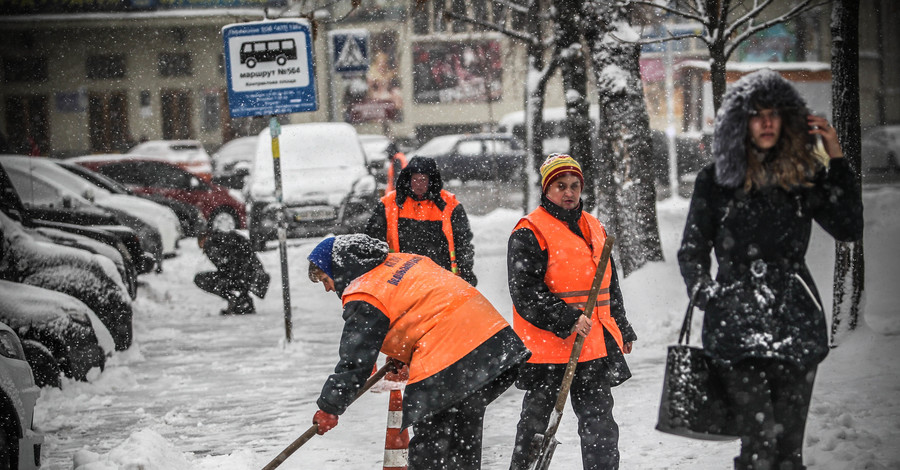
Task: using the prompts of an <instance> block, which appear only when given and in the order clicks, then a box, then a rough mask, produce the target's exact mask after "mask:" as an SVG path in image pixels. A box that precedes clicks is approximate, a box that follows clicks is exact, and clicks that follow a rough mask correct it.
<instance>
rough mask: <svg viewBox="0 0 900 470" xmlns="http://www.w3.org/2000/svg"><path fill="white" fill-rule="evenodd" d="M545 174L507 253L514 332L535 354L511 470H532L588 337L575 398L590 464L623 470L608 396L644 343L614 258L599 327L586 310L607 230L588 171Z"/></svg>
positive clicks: (550, 161) (560, 163) (562, 158)
mask: <svg viewBox="0 0 900 470" xmlns="http://www.w3.org/2000/svg"><path fill="white" fill-rule="evenodd" d="M540 172H541V187H542V191H543V194H542V196H541V206H540V207H538V208H537V209H535V210H534V211H532V212H531V213H530V214H528V215H526V216H525V217H524V218H522V219H521V220H520V221H519V223H518V224H517V225H516V227H515V229H514V230H513V232H512V235H511V236H510V238H509V245H508V252H507V270H508V272H509V290H510V294H511V296H512V301H513V307H514V311H513V326H514V328H515V331H516V333H518V334H519V336H520V337H521V338H522V340H523V341H524V343H525V345H526V346H527V347H528V349H530V350H531V351H532V356H531V359H529V361H528V363H527V364H525V365H524V366H522V370H521V372H520V374H519V378H518V380H517V381H516V386H517V387H518V388H519V389H522V390H525V397H524V400H523V401H522V412H521V415H520V419H519V424H518V428H517V432H516V441H515V449H514V450H513V456H512V462H511V465H510V468H511V469H513V470H517V469H524V468H526V466H527V465H528V458H529V454H530V452H531V443H532V439H533V437H534V435H535V434H536V433H543V432H544V431H545V430H546V429H547V424H548V422H549V419H550V413H551V412H552V411H553V407H554V405H555V404H556V398H557V395H558V394H559V391H560V387H561V384H562V380H563V373H564V372H565V369H566V364H567V363H568V361H569V356H570V355H571V353H572V347H573V345H574V343H575V335H581V336H585V340H584V346H583V349H582V351H581V355H580V356H579V359H578V366H577V368H576V369H575V376H574V380H573V382H572V387H571V390H570V393H571V397H572V408H573V409H574V410H575V415H576V416H577V417H578V434H579V436H580V437H581V456H582V463H583V466H584V468H585V469H614V468H618V465H619V450H618V440H619V428H618V425H617V424H616V421H615V419H614V418H613V414H612V410H613V396H612V393H611V390H610V389H611V387H614V386H616V385H619V384H621V383H622V382H624V381H625V380H627V379H628V378H629V377H631V372H630V370H629V369H628V364H627V363H626V362H625V358H624V355H623V353H625V354H630V353H631V349H632V343H633V342H634V341H635V340H636V339H637V336H636V335H635V333H634V330H633V329H632V327H631V325H630V324H629V323H628V319H627V318H626V316H625V305H624V303H623V299H622V292H621V290H620V289H619V281H618V277H617V274H616V267H615V263H614V262H613V260H612V258H610V264H609V266H607V267H606V271H605V274H604V275H603V282H602V285H601V290H600V295H599V296H598V297H597V303H596V307H595V310H594V312H593V314H592V317H591V318H588V317H587V316H585V315H584V313H583V311H582V310H581V309H583V308H584V306H585V302H586V301H587V296H588V295H587V294H588V292H589V291H590V288H591V284H592V283H593V280H594V275H595V273H596V271H597V263H598V262H599V258H600V252H601V250H602V248H603V243H604V241H605V240H606V229H605V228H604V227H603V224H601V223H600V221H598V220H597V219H596V218H595V217H593V216H592V215H590V214H588V213H586V212H584V211H583V210H582V202H581V190H582V187H583V185H584V177H583V175H582V173H581V166H580V165H579V164H578V162H577V161H575V159H573V158H572V157H570V156H568V155H563V154H552V155H550V156H549V157H548V158H547V160H546V161H545V162H544V163H543V165H541V169H540Z"/></svg>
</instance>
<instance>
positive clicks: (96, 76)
mask: <svg viewBox="0 0 900 470" xmlns="http://www.w3.org/2000/svg"><path fill="white" fill-rule="evenodd" d="M86 69H87V78H90V79H91V80H103V79H112V78H125V56H124V55H90V56H88V58H87V66H86Z"/></svg>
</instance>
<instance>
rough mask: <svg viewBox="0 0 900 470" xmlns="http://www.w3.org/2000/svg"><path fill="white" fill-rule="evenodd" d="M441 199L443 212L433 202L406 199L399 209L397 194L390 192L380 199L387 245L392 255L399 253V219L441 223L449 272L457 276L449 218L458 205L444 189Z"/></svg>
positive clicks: (454, 247)
mask: <svg viewBox="0 0 900 470" xmlns="http://www.w3.org/2000/svg"><path fill="white" fill-rule="evenodd" d="M441 199H443V200H444V202H445V203H446V206H445V207H444V210H443V211H441V210H440V209H438V207H437V205H436V204H435V203H434V201H430V200H427V199H426V200H424V201H414V200H413V199H412V198H407V199H406V202H404V203H403V208H402V209H401V208H400V207H399V206H398V205H397V192H396V191H392V192H390V193H388V194H387V195H386V196H384V197H383V198H381V202H382V203H383V204H384V217H385V219H386V220H387V244H388V248H390V250H391V251H392V252H394V253H396V252H399V251H400V229H399V225H400V218H401V217H402V218H404V219H413V220H432V221H437V220H440V221H441V231H443V232H444V237H445V238H446V239H447V248H449V250H450V271H451V272H452V273H453V274H456V275H459V267H458V266H457V264H456V245H455V244H454V243H453V225H452V224H451V223H450V217H451V216H452V215H453V209H456V206H458V205H459V200H457V199H456V196H454V195H453V193H451V192H449V191H447V190H446V189H442V190H441Z"/></svg>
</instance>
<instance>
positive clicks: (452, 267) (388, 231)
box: [365, 157, 478, 286]
mask: <svg viewBox="0 0 900 470" xmlns="http://www.w3.org/2000/svg"><path fill="white" fill-rule="evenodd" d="M365 233H366V235H369V236H370V237H372V238H377V239H379V240H384V241H386V242H387V244H388V247H389V248H390V250H391V251H393V252H403V253H415V254H419V255H424V256H427V257H429V258H431V260H432V261H434V262H435V263H437V264H438V265H440V266H441V267H443V268H444V269H446V270H448V271H451V272H453V273H454V274H458V275H459V276H461V277H462V278H463V279H465V280H466V281H468V282H469V284H472V285H473V286H475V285H477V284H478V279H477V278H476V277H475V272H474V266H475V249H474V247H473V246H472V230H471V228H470V226H469V218H468V216H467V215H466V211H465V209H464V208H463V206H462V204H460V202H459V200H458V199H456V196H455V195H454V194H453V193H451V192H450V191H447V190H446V189H444V183H443V181H442V180H441V173H440V171H438V168H437V163H435V161H434V159H433V158H429V157H413V158H411V159H410V160H409V164H408V165H407V166H406V168H404V169H403V170H402V171H400V176H399V177H398V178H397V190H396V191H393V192H390V193H387V194H386V195H385V196H384V197H383V198H381V201H380V202H379V203H378V206H376V208H375V211H374V212H373V213H372V216H371V217H370V218H369V222H368V224H367V225H366V230H365Z"/></svg>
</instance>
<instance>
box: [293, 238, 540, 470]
mask: <svg viewBox="0 0 900 470" xmlns="http://www.w3.org/2000/svg"><path fill="white" fill-rule="evenodd" d="M308 259H309V262H310V264H309V278H310V280H311V281H312V282H321V283H322V285H323V287H324V288H325V291H326V292H331V291H334V292H335V293H336V294H337V295H338V296H339V297H340V298H341V301H342V303H343V307H344V312H343V318H344V321H345V323H344V331H343V334H342V335H341V346H340V360H339V361H338V363H337V366H335V368H334V374H332V375H331V376H330V377H328V380H327V381H326V382H325V385H324V386H323V387H322V393H321V395H320V396H319V399H318V401H317V404H318V406H319V411H317V412H316V413H315V415H314V417H313V423H315V424H318V433H319V434H324V433H325V432H327V431H328V430H330V429H331V428H333V427H334V426H336V425H337V422H338V416H339V415H340V414H342V413H343V412H344V410H346V408H347V406H348V405H349V404H350V402H352V401H353V398H354V397H355V396H356V394H357V391H358V390H359V389H360V387H361V386H362V385H363V383H364V382H365V381H366V379H367V378H368V377H369V375H371V373H372V368H373V367H374V366H375V362H376V360H377V359H378V353H379V351H381V352H383V353H384V354H386V355H387V356H388V358H389V360H393V361H396V362H399V363H402V364H407V365H408V366H409V383H408V384H407V385H406V390H405V397H404V399H403V420H402V421H403V422H402V425H401V427H402V428H404V429H405V428H407V427H409V426H412V427H413V438H412V439H411V440H410V442H409V469H410V470H425V469H478V468H481V447H482V431H483V421H484V413H485V409H486V408H487V405H488V404H490V403H491V402H492V401H494V400H495V399H496V398H497V397H499V396H500V395H501V394H502V393H503V392H504V391H506V390H507V389H508V388H509V387H510V386H511V385H512V383H513V381H514V380H515V377H516V375H517V373H518V368H519V364H521V363H522V362H523V361H524V360H526V359H527V358H528V356H529V354H530V353H529V352H528V350H527V349H526V348H525V346H524V345H523V344H522V341H521V340H520V339H519V338H518V336H516V334H515V332H514V331H513V330H512V328H511V327H510V326H509V324H508V323H507V322H506V320H504V319H503V317H502V316H501V315H500V313H499V312H497V310H496V309H494V307H493V306H492V305H491V304H490V302H488V300H487V299H486V298H485V297H484V296H483V295H481V293H479V292H478V290H476V289H475V288H474V287H472V286H471V285H470V284H469V283H467V282H465V281H464V280H462V279H460V278H459V277H458V276H454V275H453V274H451V273H450V272H448V271H447V270H446V269H443V268H441V267H440V266H438V265H437V264H435V263H434V262H433V261H431V260H430V259H429V258H427V257H424V256H420V255H414V254H407V253H389V251H388V246H387V244H386V243H385V242H383V241H380V240H376V239H374V238H371V237H369V236H366V235H363V234H352V235H340V236H337V237H329V238H326V239H325V240H323V241H322V242H320V243H319V244H318V245H317V246H316V247H315V248H314V249H313V251H312V252H311V253H310V255H309V258H308Z"/></svg>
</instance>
